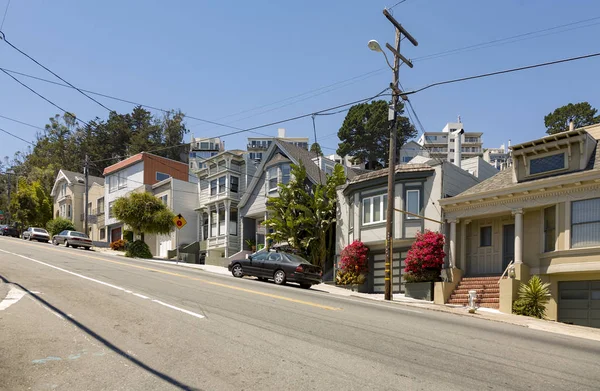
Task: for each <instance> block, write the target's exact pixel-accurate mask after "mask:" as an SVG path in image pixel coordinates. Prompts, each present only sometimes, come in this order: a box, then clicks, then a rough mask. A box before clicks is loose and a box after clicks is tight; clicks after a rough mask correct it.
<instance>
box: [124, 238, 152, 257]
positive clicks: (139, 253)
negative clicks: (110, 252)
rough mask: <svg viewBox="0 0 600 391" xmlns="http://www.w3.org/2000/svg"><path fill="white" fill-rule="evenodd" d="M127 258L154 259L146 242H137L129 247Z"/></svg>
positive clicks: (126, 253)
mask: <svg viewBox="0 0 600 391" xmlns="http://www.w3.org/2000/svg"><path fill="white" fill-rule="evenodd" d="M125 256H126V257H129V258H152V253H151V252H150V247H148V245H147V244H146V242H144V241H141V240H135V241H133V242H131V243H129V244H128V245H127V252H125Z"/></svg>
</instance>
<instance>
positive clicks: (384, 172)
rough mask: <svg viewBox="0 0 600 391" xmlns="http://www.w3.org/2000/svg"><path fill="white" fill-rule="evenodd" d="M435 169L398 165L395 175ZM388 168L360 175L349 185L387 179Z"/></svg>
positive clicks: (423, 165)
mask: <svg viewBox="0 0 600 391" xmlns="http://www.w3.org/2000/svg"><path fill="white" fill-rule="evenodd" d="M433 170H434V168H433V166H431V165H429V164H417V163H415V164H413V163H411V164H398V165H397V166H396V168H395V171H394V172H395V173H396V174H399V173H403V172H426V171H433ZM388 172H389V170H388V168H387V167H386V168H382V169H381V170H377V171H371V172H367V173H365V174H361V175H358V176H356V177H354V178H353V179H352V180H350V182H349V184H352V183H358V182H364V181H368V180H370V179H375V178H381V177H385V176H387V175H388Z"/></svg>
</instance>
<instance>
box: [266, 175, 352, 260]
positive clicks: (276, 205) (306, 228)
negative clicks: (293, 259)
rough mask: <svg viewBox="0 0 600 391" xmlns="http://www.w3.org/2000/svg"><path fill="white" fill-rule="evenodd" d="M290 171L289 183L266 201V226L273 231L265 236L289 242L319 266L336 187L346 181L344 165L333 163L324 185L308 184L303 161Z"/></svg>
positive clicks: (333, 211) (323, 256) (324, 253)
mask: <svg viewBox="0 0 600 391" xmlns="http://www.w3.org/2000/svg"><path fill="white" fill-rule="evenodd" d="M291 174H292V179H291V180H290V182H289V183H288V184H279V196H278V197H269V200H268V201H267V211H268V213H269V216H270V217H269V219H267V220H266V221H265V226H266V227H267V228H270V229H272V230H273V233H271V234H269V235H268V238H269V239H271V240H273V241H275V242H278V243H281V242H286V243H288V244H289V245H290V246H291V247H292V248H294V249H296V250H298V251H299V252H301V253H302V254H304V255H305V256H306V257H308V258H309V260H310V261H311V263H313V264H314V265H319V266H321V267H322V266H323V265H324V264H325V261H326V258H327V248H328V243H327V237H328V235H329V234H330V232H331V230H332V229H333V225H334V224H335V221H336V218H335V217H336V200H337V196H336V188H337V187H338V186H340V185H342V184H344V183H345V182H346V176H345V173H344V168H343V167H342V166H341V165H339V164H338V165H336V166H335V168H334V170H333V173H332V174H331V175H327V177H326V181H325V184H323V185H321V184H311V183H310V182H309V181H308V180H307V176H306V168H305V167H304V166H303V165H302V164H300V165H295V164H293V165H292V167H291Z"/></svg>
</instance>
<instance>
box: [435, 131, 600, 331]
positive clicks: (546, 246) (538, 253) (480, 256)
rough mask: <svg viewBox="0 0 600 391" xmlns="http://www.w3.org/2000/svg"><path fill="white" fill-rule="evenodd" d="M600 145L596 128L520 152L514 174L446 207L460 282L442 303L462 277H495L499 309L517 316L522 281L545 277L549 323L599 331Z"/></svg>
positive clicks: (444, 286) (446, 289) (448, 286)
mask: <svg viewBox="0 0 600 391" xmlns="http://www.w3.org/2000/svg"><path fill="white" fill-rule="evenodd" d="M599 138H600V125H595V126H589V127H585V128H581V129H576V130H570V131H567V132H563V133H558V134H555V135H551V136H547V137H544V138H541V139H539V140H533V141H529V142H526V143H522V144H519V145H514V146H513V147H511V149H512V157H513V165H512V167H509V168H507V169H505V170H503V171H501V172H500V173H499V174H497V175H495V176H493V177H492V178H490V179H488V180H486V181H484V182H482V183H480V184H478V185H476V186H474V187H472V188H470V189H468V190H467V191H465V192H463V193H461V194H459V195H457V196H455V197H452V198H447V199H442V200H440V202H439V203H440V205H441V207H442V208H443V211H444V216H445V219H446V221H447V222H448V223H449V224H450V235H449V243H450V246H449V247H450V254H449V258H450V259H449V263H450V266H451V267H452V268H453V271H454V273H452V274H453V276H454V280H453V281H451V282H448V283H440V284H438V287H437V288H436V289H439V292H442V291H443V295H439V296H438V297H437V298H436V301H440V302H441V301H442V300H443V301H447V300H448V298H449V297H450V294H451V293H452V289H453V288H454V287H455V286H456V285H457V283H458V282H459V281H460V279H461V277H462V276H463V275H465V276H468V277H481V276H487V277H490V276H495V277H496V278H497V279H498V280H497V281H499V283H498V282H495V284H496V287H499V293H500V294H499V307H500V310H501V311H502V312H511V308H512V303H513V301H514V300H515V299H516V294H517V290H518V287H519V284H520V282H526V281H527V280H528V279H529V278H530V276H532V275H539V276H540V277H541V278H542V280H543V281H545V282H548V283H550V291H551V295H552V298H551V300H550V303H549V305H548V308H547V312H546V315H547V317H548V318H549V319H553V320H558V321H561V322H566V323H573V324H579V325H585V326H592V327H600V150H599V148H600V144H599V143H598V141H597V140H598V139H599ZM505 270H506V272H507V275H509V276H510V277H511V278H505V279H500V276H501V275H502V274H503V272H504V271H505ZM479 281H485V280H483V279H480V280H479Z"/></svg>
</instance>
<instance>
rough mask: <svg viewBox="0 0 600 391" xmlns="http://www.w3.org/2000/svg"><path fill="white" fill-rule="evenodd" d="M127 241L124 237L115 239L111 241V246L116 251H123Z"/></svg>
mask: <svg viewBox="0 0 600 391" xmlns="http://www.w3.org/2000/svg"><path fill="white" fill-rule="evenodd" d="M126 244H127V242H126V241H125V240H123V239H119V240H115V241H114V242H111V243H110V248H111V249H112V250H115V251H123V250H125V245H126Z"/></svg>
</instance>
